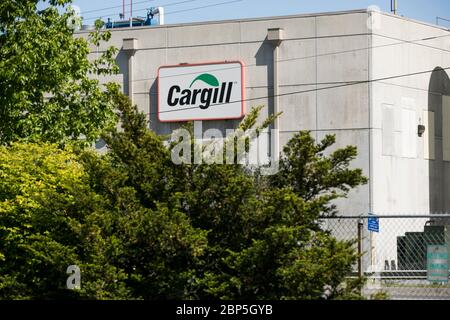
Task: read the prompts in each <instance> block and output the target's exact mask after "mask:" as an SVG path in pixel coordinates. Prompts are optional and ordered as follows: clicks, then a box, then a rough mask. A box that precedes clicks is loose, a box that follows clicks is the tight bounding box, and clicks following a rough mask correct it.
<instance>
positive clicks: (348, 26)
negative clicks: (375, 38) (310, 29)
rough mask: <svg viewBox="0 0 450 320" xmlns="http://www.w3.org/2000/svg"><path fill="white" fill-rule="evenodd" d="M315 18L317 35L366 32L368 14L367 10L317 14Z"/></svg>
mask: <svg viewBox="0 0 450 320" xmlns="http://www.w3.org/2000/svg"><path fill="white" fill-rule="evenodd" d="M316 19H317V20H316V21H317V36H319V37H327V36H333V35H344V34H347V35H348V34H357V33H359V34H362V33H367V32H368V28H367V20H368V19H369V15H368V13H367V12H365V13H347V14H337V15H325V16H318V17H317V18H316Z"/></svg>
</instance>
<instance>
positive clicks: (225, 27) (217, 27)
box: [167, 22, 241, 47]
mask: <svg viewBox="0 0 450 320" xmlns="http://www.w3.org/2000/svg"><path fill="white" fill-rule="evenodd" d="M240 38H241V34H240V25H239V23H231V22H225V23H211V24H202V25H191V26H180V27H172V28H168V30H167V43H168V44H167V45H168V47H181V46H209V45H216V44H224V43H238V42H240V40H241V39H240Z"/></svg>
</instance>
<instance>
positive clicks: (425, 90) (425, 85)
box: [371, 14, 450, 214]
mask: <svg viewBox="0 0 450 320" xmlns="http://www.w3.org/2000/svg"><path fill="white" fill-rule="evenodd" d="M378 19H379V23H378V26H379V27H378V28H377V29H374V30H373V36H372V46H373V49H372V53H371V61H372V66H373V67H372V73H371V80H375V81H374V82H372V84H371V86H372V87H371V100H372V117H371V128H372V130H371V134H372V137H373V145H372V148H373V152H372V159H373V161H372V163H373V179H372V189H373V206H374V207H373V210H374V211H375V212H380V213H397V214H398V213H419V212H420V213H428V212H435V213H436V212H442V211H444V212H449V211H450V197H448V196H447V195H448V193H449V191H450V189H449V187H450V171H449V170H450V167H449V165H450V163H449V162H443V152H442V144H443V141H442V95H443V94H449V93H450V91H449V90H450V86H449V82H448V76H447V74H448V71H442V72H439V71H437V70H438V69H436V68H445V67H450V52H449V49H450V33H449V32H448V31H447V30H443V29H440V28H437V27H434V26H430V25H426V24H423V23H419V22H415V21H410V20H406V19H403V18H399V17H395V16H391V15H388V14H381V15H379V16H378ZM432 37H438V38H435V39H429V38H432ZM420 39H428V40H420ZM433 70H435V71H434V72H432V71H433ZM416 73H417V74H416ZM409 74H413V75H410V76H401V77H397V76H398V75H409ZM386 78H387V79H386ZM379 79H382V80H379ZM377 80H379V81H377ZM427 111H432V112H433V113H434V123H435V131H434V132H430V131H429V130H430V129H432V123H431V119H430V120H429V121H427V122H430V123H425V122H426V120H427V119H426V118H427ZM431 116H432V114H430V118H431ZM408 117H409V119H408ZM419 124H423V125H425V126H426V130H428V131H426V134H425V135H424V136H422V137H419V136H418V134H417V126H418V125H419ZM408 131H410V132H408ZM428 133H429V134H430V135H431V136H432V137H434V142H433V141H432V140H433V138H432V137H431V138H428ZM430 143H431V144H433V146H430ZM430 148H434V153H435V159H428V158H430V155H429V153H430Z"/></svg>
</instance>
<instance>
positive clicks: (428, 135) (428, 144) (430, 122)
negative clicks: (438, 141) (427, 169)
mask: <svg viewBox="0 0 450 320" xmlns="http://www.w3.org/2000/svg"><path fill="white" fill-rule="evenodd" d="M423 125H424V126H425V132H424V133H423V157H424V158H425V159H429V160H434V159H435V157H436V154H435V152H436V151H435V131H434V112H433V111H424V112H423Z"/></svg>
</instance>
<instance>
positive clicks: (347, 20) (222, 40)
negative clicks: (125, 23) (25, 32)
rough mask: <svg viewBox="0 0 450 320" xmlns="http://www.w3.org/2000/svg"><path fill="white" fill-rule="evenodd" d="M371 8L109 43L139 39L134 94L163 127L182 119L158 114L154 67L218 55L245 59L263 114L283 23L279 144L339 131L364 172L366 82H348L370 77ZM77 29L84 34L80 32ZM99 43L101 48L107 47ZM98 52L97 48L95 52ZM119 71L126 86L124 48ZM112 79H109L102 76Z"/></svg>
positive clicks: (118, 40) (145, 31) (221, 125)
mask: <svg viewBox="0 0 450 320" xmlns="http://www.w3.org/2000/svg"><path fill="white" fill-rule="evenodd" d="M367 19H368V13H367V12H366V11H352V12H342V13H330V14H319V15H301V16H288V17H277V18H265V19H251V20H241V21H223V22H213V23H194V24H186V25H167V26H157V27H150V28H148V27H145V28H134V29H122V30H117V29H116V30H112V38H111V41H110V43H109V45H114V46H116V47H118V48H121V47H122V41H123V39H126V38H136V39H138V48H139V50H138V51H137V52H136V55H135V71H134V92H135V94H134V101H135V103H136V104H137V105H138V106H139V109H140V110H142V111H143V112H145V113H146V114H147V115H148V116H149V119H150V121H151V124H150V127H151V129H152V130H155V131H156V132H157V133H159V134H168V133H170V132H171V131H172V130H174V129H175V128H177V127H178V126H179V125H180V124H179V123H161V122H159V121H158V119H157V115H156V112H157V109H156V108H157V100H156V99H157V96H156V94H157V85H156V76H157V69H158V67H159V66H162V65H173V64H179V63H184V62H187V63H196V62H208V61H223V60H241V61H243V62H244V64H245V66H246V67H245V73H246V83H245V94H246V99H247V100H248V101H247V102H246V109H247V110H250V108H251V107H252V106H256V105H261V104H262V105H264V106H265V108H264V109H263V112H262V114H261V119H263V118H265V117H266V116H267V115H268V114H269V113H270V112H271V111H272V108H273V101H272V98H267V97H268V96H271V95H272V94H273V81H272V77H273V65H272V64H273V47H272V45H271V44H270V43H268V41H267V40H266V37H267V29H268V28H283V29H284V37H285V40H284V41H283V43H282V44H281V46H280V63H279V68H280V80H279V85H280V94H281V97H280V109H281V111H283V115H282V116H281V118H280V143H281V145H284V144H285V143H286V142H287V141H288V140H289V139H290V138H291V137H292V136H293V135H294V134H295V133H296V132H298V131H299V130H311V131H312V132H313V135H314V136H315V137H316V138H317V139H321V138H323V137H324V136H325V135H326V134H336V137H337V143H336V146H335V148H338V147H343V146H346V145H356V146H357V147H358V151H359V155H358V158H357V159H356V160H355V161H354V162H353V166H354V167H358V168H362V169H363V170H364V173H365V175H366V176H369V173H370V171H369V168H370V157H369V120H370V118H369V113H370V112H369V101H370V99H369V97H370V94H369V85H368V83H362V84H351V83H352V82H355V81H364V82H367V80H368V79H369V71H370V70H369V69H370V65H369V51H370V50H369V48H368V47H369V43H370V38H371V37H370V33H369V30H368V28H367ZM80 36H86V34H85V33H80ZM104 49H105V47H104V46H103V47H100V48H98V50H100V51H101V50H104ZM94 56H95V54H94ZM117 62H118V64H119V66H120V69H121V74H120V75H119V76H116V77H115V78H114V80H115V81H121V82H122V83H123V85H124V86H123V87H124V92H125V93H126V92H128V85H127V81H128V66H127V55H126V54H125V53H124V52H123V51H122V50H121V51H120V52H119V54H118V56H117ZM107 80H109V79H107ZM238 123H239V121H236V120H224V121H204V122H203V130H207V129H209V128H218V129H221V130H223V129H227V128H235V127H236V126H237V124H238ZM337 204H338V208H339V210H340V212H341V213H342V214H346V215H359V214H362V213H366V212H368V210H369V186H368V185H366V186H363V187H361V188H359V189H358V190H355V191H352V193H351V196H350V197H349V198H348V199H344V200H339V201H337Z"/></svg>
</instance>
